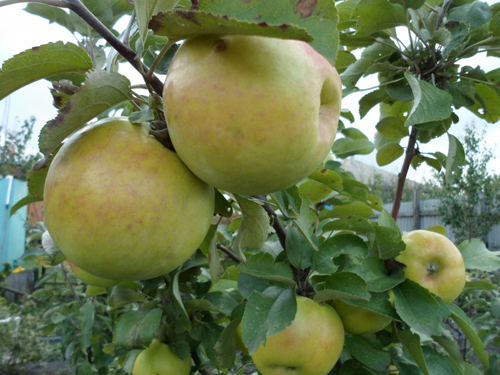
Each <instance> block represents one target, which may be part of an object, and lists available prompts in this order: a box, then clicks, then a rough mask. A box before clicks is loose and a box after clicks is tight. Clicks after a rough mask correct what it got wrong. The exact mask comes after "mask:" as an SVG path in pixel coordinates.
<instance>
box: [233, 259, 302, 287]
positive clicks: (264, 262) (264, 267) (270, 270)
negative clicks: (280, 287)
mask: <svg viewBox="0 0 500 375" xmlns="http://www.w3.org/2000/svg"><path fill="white" fill-rule="evenodd" d="M238 268H239V269H240V271H241V272H242V273H246V274H248V275H252V276H255V277H259V278H262V279H266V280H271V281H278V282H280V283H283V284H285V285H289V286H295V281H293V274H292V270H291V269H290V267H288V266H287V265H286V264H285V263H281V262H278V263H274V259H273V257H272V256H271V255H270V254H263V253H261V254H257V255H254V256H252V257H251V258H250V259H248V261H247V263H246V264H245V263H241V264H240V265H239V266H238Z"/></svg>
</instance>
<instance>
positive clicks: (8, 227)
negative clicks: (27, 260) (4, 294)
mask: <svg viewBox="0 0 500 375" xmlns="http://www.w3.org/2000/svg"><path fill="white" fill-rule="evenodd" d="M27 193H28V188H27V184H26V181H20V180H16V179H14V178H11V177H10V176H7V177H6V178H0V269H2V268H3V263H5V262H8V263H10V264H11V265H13V266H15V265H17V264H18V259H19V258H21V257H22V256H23V253H24V248H25V241H26V229H25V223H26V216H27V207H26V206H25V207H23V208H21V209H20V210H18V211H17V212H16V213H15V214H14V215H13V216H12V217H11V216H10V209H11V208H12V206H13V205H14V204H16V203H17V202H18V201H19V200H20V199H22V198H24V197H25V196H26V195H27Z"/></svg>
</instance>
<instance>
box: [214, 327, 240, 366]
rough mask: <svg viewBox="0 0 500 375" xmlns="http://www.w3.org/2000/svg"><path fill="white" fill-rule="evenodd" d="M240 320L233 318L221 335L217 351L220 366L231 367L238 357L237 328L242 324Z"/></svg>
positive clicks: (216, 347) (216, 346)
mask: <svg viewBox="0 0 500 375" xmlns="http://www.w3.org/2000/svg"><path fill="white" fill-rule="evenodd" d="M240 322H241V321H240V320H239V319H238V320H233V321H232V322H230V323H229V324H228V325H227V326H226V327H225V328H224V331H222V333H221V334H220V336H219V339H218V340H217V344H215V351H216V352H217V353H218V356H217V362H218V365H219V366H220V367H223V368H231V367H233V365H234V360H235V358H236V338H235V334H236V329H237V328H238V326H239V324H240Z"/></svg>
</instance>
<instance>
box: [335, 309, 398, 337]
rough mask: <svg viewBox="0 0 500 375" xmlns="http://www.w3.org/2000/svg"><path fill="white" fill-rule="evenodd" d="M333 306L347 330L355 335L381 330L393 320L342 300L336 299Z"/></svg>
mask: <svg viewBox="0 0 500 375" xmlns="http://www.w3.org/2000/svg"><path fill="white" fill-rule="evenodd" d="M333 307H334V308H335V311H337V313H338V314H339V316H340V319H342V323H343V324H344V328H345V330H346V331H347V332H349V333H352V334H355V335H362V334H365V333H376V332H379V331H381V330H383V329H384V328H385V327H387V326H388V325H389V324H390V323H391V322H392V319H390V318H387V317H385V316H382V315H379V314H376V313H374V312H372V311H369V310H366V309H363V308H361V307H357V306H352V305H349V304H347V303H345V302H342V301H340V300H336V301H334V302H333Z"/></svg>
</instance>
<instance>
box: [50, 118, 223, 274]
mask: <svg viewBox="0 0 500 375" xmlns="http://www.w3.org/2000/svg"><path fill="white" fill-rule="evenodd" d="M44 205H45V218H46V224H47V228H48V230H49V232H50V234H51V235H52V238H53V240H54V242H55V243H56V244H57V245H58V246H59V248H60V249H61V250H62V252H63V253H64V254H65V255H66V257H67V258H68V259H71V261H72V262H73V263H74V264H75V265H77V266H78V267H80V268H82V269H83V270H85V271H87V272H90V273H91V274H93V275H96V276H99V277H103V278H106V279H112V280H145V279H150V278H153V277H157V276H160V275H163V274H165V273H168V272H170V271H172V270H173V269H175V268H176V267H178V266H179V265H181V264H182V263H183V262H185V261H186V260H187V259H188V258H189V257H190V256H191V255H192V254H193V253H194V252H195V251H196V249H197V247H198V246H199V245H200V243H201V242H202V241H203V238H204V237H205V234H206V233H207V231H208V228H209V227H210V222H211V219H212V215H213V208H214V191H213V188H212V187H209V186H208V185H206V184H205V183H204V182H202V181H201V180H199V179H198V178H197V177H196V176H195V175H194V174H192V173H191V172H190V171H189V169H188V168H187V167H186V166H185V165H184V164H183V163H182V161H181V160H180V159H179V158H178V157H177V155H176V154H175V153H174V152H172V151H170V150H168V149H167V148H165V147H164V146H163V145H162V144H161V143H160V142H158V141H157V140H156V139H155V138H153V137H152V136H150V135H149V134H148V128H147V127H146V126H145V125H140V124H136V125H134V124H131V123H130V122H129V121H128V120H127V119H126V118H111V119H105V120H103V121H99V122H98V123H96V124H95V125H93V126H92V127H90V128H88V129H86V130H85V131H84V132H82V133H77V134H76V135H74V136H72V137H71V138H70V139H69V140H68V141H67V142H65V143H64V145H63V146H62V148H61V149H60V150H59V152H58V153H57V155H56V156H55V157H54V159H53V161H52V163H51V165H50V168H49V171H48V174H47V179H46V182H45V191H44Z"/></svg>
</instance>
